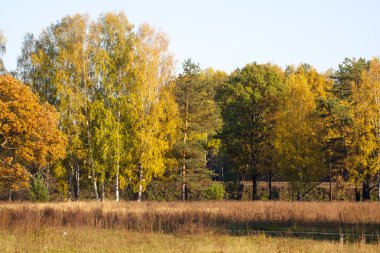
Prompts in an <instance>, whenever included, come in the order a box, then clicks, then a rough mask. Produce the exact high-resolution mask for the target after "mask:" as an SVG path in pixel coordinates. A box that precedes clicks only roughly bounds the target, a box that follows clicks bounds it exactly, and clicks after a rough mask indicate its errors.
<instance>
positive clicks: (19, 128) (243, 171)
mask: <svg viewBox="0 0 380 253" xmlns="http://www.w3.org/2000/svg"><path fill="white" fill-rule="evenodd" d="M5 37H6V34H0V198H2V199H9V200H36V201H49V200H51V201H55V200H60V201H67V200H86V199H93V200H106V199H108V200H116V201H119V200H137V201H141V200H182V201H194V200H221V199H231V200H242V199H243V200H244V199H251V200H279V199H280V200H298V201H301V200H356V201H361V200H363V201H366V200H371V199H372V200H380V176H379V173H380V170H379V168H380V167H379V166H380V164H379V158H380V60H379V59H378V58H372V59H364V58H346V59H342V63H341V64H339V66H338V67H337V69H330V70H328V71H325V72H318V71H317V70H316V69H315V68H314V67H313V66H312V65H310V64H307V63H302V64H299V65H298V66H294V65H288V66H287V67H286V68H284V69H283V68H281V67H279V66H277V65H275V64H271V63H265V64H261V63H257V62H254V58H253V59H252V60H253V62H252V63H248V64H246V65H245V66H244V67H241V68H236V69H235V70H234V71H233V72H232V73H226V72H224V71H218V70H214V69H212V68H202V67H201V66H200V65H199V64H197V63H196V59H194V60H193V59H190V58H189V59H188V60H185V61H184V62H183V63H181V64H182V71H181V73H176V65H177V64H178V63H177V61H176V59H175V56H174V55H173V54H172V53H171V51H170V48H169V39H168V37H167V35H166V34H164V33H163V32H160V31H157V30H156V29H154V28H153V27H151V26H150V25H148V24H142V25H140V26H135V25H133V24H131V23H129V21H128V18H127V17H126V15H125V14H124V13H123V12H119V13H104V14H102V15H100V16H99V17H98V18H97V19H96V20H91V19H90V17H89V16H88V15H80V14H76V15H72V16H66V17H63V18H62V19H60V20H59V21H57V22H55V23H53V24H51V25H49V26H47V27H46V28H45V29H43V30H42V31H41V33H40V34H39V35H34V34H32V33H28V34H26V35H25V37H24V41H23V45H22V50H21V52H20V55H19V57H18V62H17V68H16V69H15V70H7V69H5V67H4V65H3V63H2V61H1V56H3V55H4V53H5V52H6V43H5V42H6V40H5ZM252 57H254V56H252ZM321 196H322V197H321Z"/></svg>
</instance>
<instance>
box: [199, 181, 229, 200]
mask: <svg viewBox="0 0 380 253" xmlns="http://www.w3.org/2000/svg"><path fill="white" fill-rule="evenodd" d="M224 195H225V189H224V185H223V184H222V183H220V182H213V183H212V184H211V185H210V186H209V187H207V189H206V190H205V192H204V198H205V199H207V200H222V199H223V198H224Z"/></svg>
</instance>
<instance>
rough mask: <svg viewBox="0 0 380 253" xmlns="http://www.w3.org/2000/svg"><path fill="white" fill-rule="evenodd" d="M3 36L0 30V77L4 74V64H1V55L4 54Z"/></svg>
mask: <svg viewBox="0 0 380 253" xmlns="http://www.w3.org/2000/svg"><path fill="white" fill-rule="evenodd" d="M5 43H6V41H5V36H4V35H3V33H2V32H1V30H0V75H1V74H4V72H5V66H4V62H3V55H4V53H5V51H6V50H5Z"/></svg>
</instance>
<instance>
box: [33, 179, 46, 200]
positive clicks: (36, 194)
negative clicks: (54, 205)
mask: <svg viewBox="0 0 380 253" xmlns="http://www.w3.org/2000/svg"><path fill="white" fill-rule="evenodd" d="M30 198H31V199H32V200H36V201H48V200H49V192H48V189H47V187H46V184H45V180H44V178H43V176H42V174H41V173H38V174H37V175H36V176H35V177H33V179H32V180H31V181H30Z"/></svg>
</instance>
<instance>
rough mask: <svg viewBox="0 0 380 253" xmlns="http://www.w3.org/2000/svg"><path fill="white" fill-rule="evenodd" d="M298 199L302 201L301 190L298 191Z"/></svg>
mask: <svg viewBox="0 0 380 253" xmlns="http://www.w3.org/2000/svg"><path fill="white" fill-rule="evenodd" d="M297 201H302V193H301V192H300V191H298V192H297Z"/></svg>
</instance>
